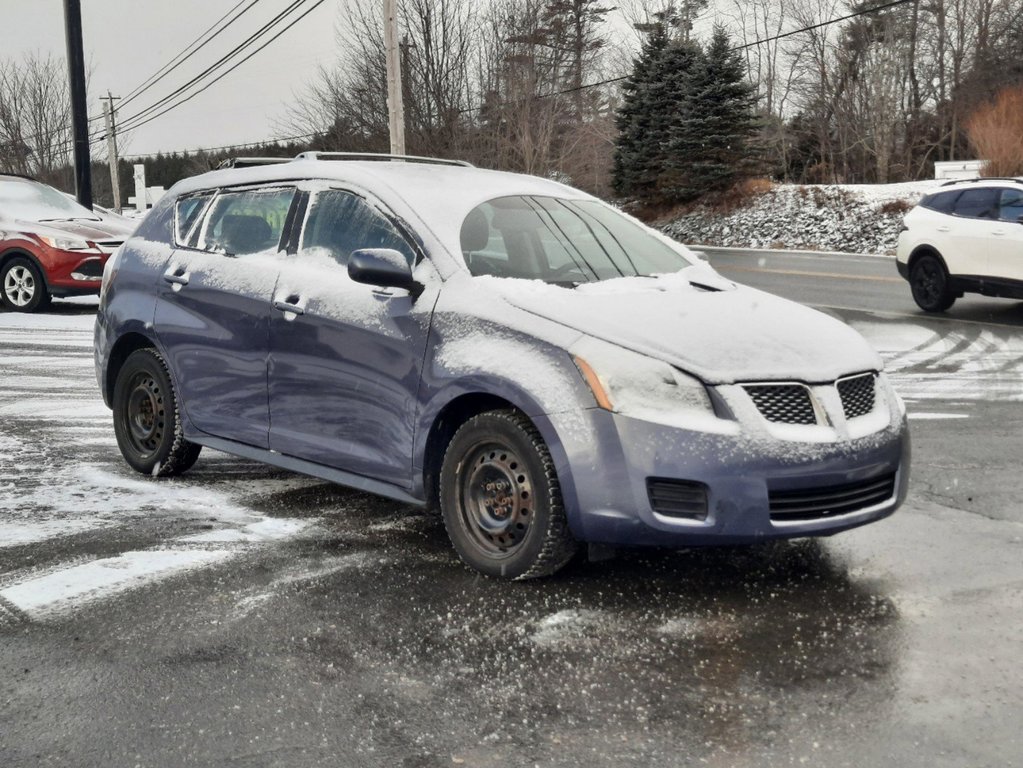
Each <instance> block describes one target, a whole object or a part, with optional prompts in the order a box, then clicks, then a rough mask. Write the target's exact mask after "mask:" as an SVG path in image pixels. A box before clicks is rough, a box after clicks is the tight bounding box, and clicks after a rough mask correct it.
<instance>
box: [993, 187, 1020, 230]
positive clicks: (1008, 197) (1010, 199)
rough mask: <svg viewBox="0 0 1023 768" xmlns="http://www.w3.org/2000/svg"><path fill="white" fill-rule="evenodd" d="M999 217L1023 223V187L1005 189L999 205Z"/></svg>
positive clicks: (1003, 219)
mask: <svg viewBox="0 0 1023 768" xmlns="http://www.w3.org/2000/svg"><path fill="white" fill-rule="evenodd" d="M998 218H999V219H1001V220H1002V221H1017V222H1020V223H1023V189H1003V190H1002V199H1001V201H1000V203H999V205H998Z"/></svg>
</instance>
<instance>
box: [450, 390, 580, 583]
mask: <svg viewBox="0 0 1023 768" xmlns="http://www.w3.org/2000/svg"><path fill="white" fill-rule="evenodd" d="M440 481H441V494H440V496H441V512H442V514H443V517H444V527H445V528H446V529H447V532H448V536H449V537H450V538H451V543H452V544H453V545H454V547H455V550H456V551H457V552H458V555H459V557H461V558H462V560H463V561H464V562H465V563H466V564H468V565H470V566H472V567H473V568H475V569H476V570H478V571H482V572H483V573H485V574H488V575H490V576H502V577H505V578H509V579H530V578H536V577H539V576H548V575H550V574H552V573H554V572H555V571H557V570H558V569H559V568H561V567H562V566H564V565H565V564H566V563H567V562H568V561H569V560H570V559H571V558H572V556H573V555H574V554H575V551H576V549H577V547H578V544H577V543H576V541H575V539H573V538H572V534H571V533H570V532H569V529H568V522H567V520H566V518H565V510H564V507H563V506H562V501H561V489H560V486H559V485H558V478H557V474H556V473H555V471H554V461H553V460H552V459H551V455H550V452H549V451H548V450H547V445H546V444H545V443H544V441H543V438H542V437H541V436H540V433H539V432H538V431H537V429H536V427H535V426H533V424H532V422H530V421H529V419H527V418H526V417H525V416H524V415H522V414H521V413H519V412H518V411H512V410H502V411H490V412H487V413H483V414H480V415H479V416H475V417H473V418H471V419H469V420H468V421H467V422H466V423H465V424H463V425H462V426H461V427H460V428H459V430H458V431H457V432H456V433H455V436H454V437H453V438H452V439H451V443H450V444H449V446H448V449H447V452H446V453H445V455H444V465H443V468H442V469H441V479H440Z"/></svg>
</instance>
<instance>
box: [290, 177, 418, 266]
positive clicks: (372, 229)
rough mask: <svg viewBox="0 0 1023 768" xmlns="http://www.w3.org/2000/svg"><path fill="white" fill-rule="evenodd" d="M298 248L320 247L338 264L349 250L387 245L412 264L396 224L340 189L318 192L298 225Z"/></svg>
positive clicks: (412, 257)
mask: <svg viewBox="0 0 1023 768" xmlns="http://www.w3.org/2000/svg"><path fill="white" fill-rule="evenodd" d="M301 247H302V249H303V250H308V249H311V248H322V249H325V250H326V251H328V252H329V253H328V255H329V256H331V257H332V258H333V259H334V260H335V261H337V262H338V263H339V264H347V263H348V257H349V256H351V255H352V252H353V251H357V250H360V249H362V248H391V249H393V250H395V251H398V252H399V253H401V254H402V255H404V256H405V258H406V259H407V260H408V263H409V264H413V263H415V260H416V256H415V251H414V250H413V248H412V246H411V245H409V243H408V241H407V240H406V239H405V238H404V237H402V235H401V233H400V232H399V231H398V229H397V227H395V225H394V224H393V223H391V221H390V220H389V219H388V218H387V217H386V216H384V215H383V214H382V213H381V212H380V211H378V210H377V209H376V208H374V207H373V206H371V205H370V204H369V203H367V202H366V201H365V200H364V199H363V198H361V197H359V196H358V195H355V194H353V193H351V192H344V191H342V190H340V189H330V190H327V191H325V192H320V193H319V194H317V195H316V197H315V198H314V199H313V201H312V204H311V205H310V207H309V215H308V216H307V217H306V223H305V227H303V228H302V246H301Z"/></svg>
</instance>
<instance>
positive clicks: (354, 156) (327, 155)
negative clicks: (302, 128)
mask: <svg viewBox="0 0 1023 768" xmlns="http://www.w3.org/2000/svg"><path fill="white" fill-rule="evenodd" d="M295 159H296V160H376V161H382V162H388V161H395V162H404V163H426V164H428V165H458V166H462V167H464V168H472V167H473V165H472V163H467V162H465V161H464V160H446V159H444V158H440V157H419V156H417V155H383V154H377V153H375V152H302V153H301V154H299V155H298V156H297V157H296V158H295Z"/></svg>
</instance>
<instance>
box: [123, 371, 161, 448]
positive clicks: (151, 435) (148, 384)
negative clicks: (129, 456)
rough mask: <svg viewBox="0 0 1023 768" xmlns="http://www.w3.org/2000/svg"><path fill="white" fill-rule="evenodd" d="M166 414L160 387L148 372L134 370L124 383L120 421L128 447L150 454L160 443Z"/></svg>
mask: <svg viewBox="0 0 1023 768" xmlns="http://www.w3.org/2000/svg"><path fill="white" fill-rule="evenodd" d="M166 417H167V414H166V411H165V409H164V399H163V391H162V390H161V388H160V384H159V382H158V381H157V380H156V379H155V378H154V377H153V376H152V375H151V374H149V373H138V374H136V375H135V376H133V377H132V379H131V381H130V382H129V384H128V395H127V403H126V405H125V412H124V421H125V426H126V427H127V429H126V430H125V432H126V433H127V436H128V439H129V440H130V441H131V444H132V447H133V448H134V449H135V450H136V451H137V452H138V453H140V454H142V455H151V454H153V453H155V452H156V451H157V449H159V447H160V443H161V442H162V441H163V437H164V433H165V431H166V424H167V418H166Z"/></svg>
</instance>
